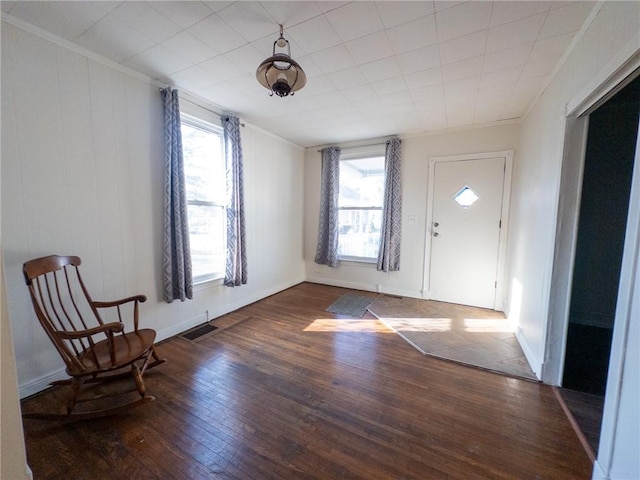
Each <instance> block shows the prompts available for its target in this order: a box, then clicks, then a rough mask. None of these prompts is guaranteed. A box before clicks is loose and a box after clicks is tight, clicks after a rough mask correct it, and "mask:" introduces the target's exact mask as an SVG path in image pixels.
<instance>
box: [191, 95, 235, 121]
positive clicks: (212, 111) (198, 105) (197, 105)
mask: <svg viewBox="0 0 640 480" xmlns="http://www.w3.org/2000/svg"><path fill="white" fill-rule="evenodd" d="M180 100H181V101H183V100H184V101H185V102H187V103H190V104H191V105H194V106H196V107H198V108H201V109H203V110H206V111H207V112H210V113H213V114H214V115H216V116H218V117H219V118H220V119H221V120H224V117H228V116H229V114H226V113H224V114H223V113H218V112H216V111H214V110H211V109H210V108H207V107H203V106H202V105H200V104H199V103H196V102H194V101H192V100H189V99H188V98H185V97H182V98H181V99H180ZM240 126H241V127H244V123H242V122H240Z"/></svg>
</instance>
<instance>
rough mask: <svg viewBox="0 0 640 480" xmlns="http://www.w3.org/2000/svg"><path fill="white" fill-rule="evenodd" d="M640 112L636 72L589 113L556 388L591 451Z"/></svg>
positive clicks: (604, 373)
mask: <svg viewBox="0 0 640 480" xmlns="http://www.w3.org/2000/svg"><path fill="white" fill-rule="evenodd" d="M639 118H640V77H636V78H635V79H634V80H633V81H631V82H629V83H628V84H627V85H626V86H625V87H624V88H622V89H621V90H619V91H618V92H617V93H616V94H615V95H613V96H612V97H611V98H609V99H608V100H607V101H606V102H605V103H603V104H602V105H600V106H599V107H598V108H597V109H595V110H594V111H592V112H591V113H590V114H589V117H588V129H587V137H586V138H587V141H586V147H585V154H584V165H583V173H582V188H581V190H580V204H579V215H578V224H577V236H576V244H575V253H574V258H573V273H572V279H571V290H570V301H569V309H568V310H569V311H568V327H567V330H566V344H565V354H564V368H563V372H562V387H563V389H568V390H569V391H568V392H567V391H564V393H563V392H562V391H561V394H562V396H563V398H564V399H565V400H566V402H567V405H568V407H569V408H570V409H571V410H572V413H573V414H574V417H575V418H576V421H577V422H578V424H580V426H581V429H582V430H583V433H584V434H585V436H586V437H587V440H588V441H589V444H590V445H591V447H592V448H593V450H594V452H597V450H598V441H599V436H600V424H601V421H602V405H603V403H604V395H605V390H606V384H607V373H608V368H609V359H610V356H611V342H612V338H613V329H614V320H615V317H616V305H617V300H618V288H619V283H620V272H621V267H622V256H623V250H624V244H625V232H626V231H627V219H628V213H629V200H630V191H631V184H632V179H633V171H634V161H635V158H636V149H637V143H638V122H639Z"/></svg>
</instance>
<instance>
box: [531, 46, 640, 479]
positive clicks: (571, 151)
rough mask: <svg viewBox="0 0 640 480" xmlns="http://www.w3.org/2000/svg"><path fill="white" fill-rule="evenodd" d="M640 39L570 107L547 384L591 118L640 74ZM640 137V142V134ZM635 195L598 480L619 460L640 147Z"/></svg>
mask: <svg viewBox="0 0 640 480" xmlns="http://www.w3.org/2000/svg"><path fill="white" fill-rule="evenodd" d="M638 38H639V37H638V36H636V37H635V41H631V42H629V44H628V45H627V46H626V47H625V48H623V49H622V50H621V51H620V52H619V53H618V54H617V55H616V56H615V57H614V58H612V59H611V61H610V62H609V64H607V65H606V66H605V67H604V68H603V69H602V70H601V71H600V72H599V74H598V75H597V76H596V77H594V78H593V79H592V80H591V82H589V84H588V85H587V86H586V87H585V88H584V89H583V90H582V91H581V92H579V93H578V94H577V95H576V96H575V97H574V98H573V100H572V101H571V102H569V103H568V104H567V105H566V108H565V132H564V139H565V140H564V146H563V158H562V174H561V179H560V185H559V199H558V213H557V226H556V242H555V251H554V255H553V268H552V271H551V279H550V295H549V309H548V316H547V318H548V320H547V329H546V342H545V356H544V363H543V365H542V372H541V380H542V381H543V382H544V383H547V384H551V385H561V384H562V374H563V371H564V358H565V354H566V340H567V329H568V326H569V305H570V301H571V288H572V277H573V267H574V259H575V249H576V243H577V234H578V232H577V229H578V214H579V207H580V199H581V192H582V173H583V170H584V160H585V154H586V142H587V133H588V120H589V114H590V113H592V112H593V111H594V110H596V109H597V108H598V107H599V106H600V105H602V104H603V103H605V102H606V101H607V100H608V99H609V98H611V97H612V96H613V95H615V94H616V93H617V92H618V91H620V90H621V89H622V88H624V86H626V85H627V84H628V83H629V82H630V81H631V80H632V79H634V78H636V77H637V76H638V75H640V73H639V70H640V49H639V48H638V47H637V45H638V44H637V39H638ZM637 138H638V140H637V142H638V144H640V130H639V131H638V137H637ZM629 197H630V198H629V211H628V214H627V229H626V233H625V243H624V250H623V256H622V269H621V271H620V280H619V281H620V283H619V285H620V287H619V291H618V299H617V303H616V314H615V319H614V327H613V338H612V342H611V356H610V359H609V372H608V375H607V386H606V393H605V404H604V411H603V417H602V428H601V433H600V445H599V448H598V452H597V459H596V462H595V464H594V474H593V478H594V479H604V478H608V476H607V475H608V473H607V472H609V471H610V468H611V465H612V461H613V449H614V444H615V436H616V430H617V427H618V423H619V421H620V420H619V418H618V414H619V409H620V395H621V390H622V376H623V370H624V355H625V351H626V347H627V343H628V341H629V338H628V331H629V324H630V322H631V309H632V301H633V289H634V288H638V285H637V284H634V282H635V281H637V280H640V271H638V270H637V268H638V267H637V264H638V258H639V256H640V148H638V147H636V152H635V165H634V170H633V174H632V182H631V191H630V194H629Z"/></svg>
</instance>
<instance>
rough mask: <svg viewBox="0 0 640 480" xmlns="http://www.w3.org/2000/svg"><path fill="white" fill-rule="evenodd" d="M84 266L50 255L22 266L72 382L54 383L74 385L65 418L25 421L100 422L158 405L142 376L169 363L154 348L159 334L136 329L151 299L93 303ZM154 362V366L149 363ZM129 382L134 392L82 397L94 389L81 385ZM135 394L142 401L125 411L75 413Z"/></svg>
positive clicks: (54, 416) (140, 297)
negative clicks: (108, 318)
mask: <svg viewBox="0 0 640 480" xmlns="http://www.w3.org/2000/svg"><path fill="white" fill-rule="evenodd" d="M80 263H81V262H80V258H78V257H72V256H70V257H61V256H57V255H51V256H48V257H42V258H37V259H35V260H30V261H28V262H26V263H25V264H24V265H23V272H24V276H25V280H26V282H27V286H28V287H29V292H30V294H31V301H32V302H33V308H34V310H35V313H36V316H37V317H38V320H39V321H40V324H41V325H42V327H43V328H44V330H45V331H46V332H47V335H48V336H49V338H50V339H51V341H52V342H53V344H54V345H55V347H56V349H57V350H58V352H59V353H60V355H61V356H62V359H63V360H64V363H65V364H66V367H67V368H66V372H67V374H68V375H69V376H70V377H71V378H70V379H67V380H60V381H55V382H52V383H51V385H71V394H70V396H69V400H68V401H67V406H66V411H67V413H66V414H47V413H27V414H24V415H23V417H24V418H37V419H41V420H81V419H87V418H96V417H102V416H106V415H111V414H114V413H118V412H121V411H124V410H126V409H129V408H131V407H133V406H137V405H141V404H143V403H147V402H150V401H152V400H155V397H152V396H149V395H147V394H146V392H145V386H144V382H143V380H142V376H143V374H144V372H145V370H146V369H147V368H151V367H155V366H156V365H160V364H161V363H164V361H165V360H164V359H160V358H159V357H158V354H157V352H156V349H155V347H154V341H155V337H156V332H155V331H154V330H151V329H139V328H138V304H139V303H142V302H145V301H146V299H147V298H146V297H145V296H144V295H137V296H133V297H128V298H124V299H122V300H116V301H113V302H95V301H93V300H92V299H91V296H90V295H89V292H88V291H87V289H86V287H85V285H84V283H83V281H82V278H81V276H80V271H79V269H78V266H79V265H80ZM125 305H128V306H127V307H125ZM109 309H110V310H109ZM123 310H125V311H129V310H131V311H132V317H133V331H130V332H127V333H125V331H124V330H125V324H124V322H123V319H122V311H123ZM99 311H100V312H101V313H103V314H104V313H107V312H110V314H111V315H112V316H113V318H114V321H112V322H109V323H105V322H104V321H103V319H102V317H101V315H100V313H99ZM129 318H130V317H129ZM152 358H153V362H150V360H151V359H152ZM128 376H131V377H133V381H134V383H135V388H132V389H128V390H126V391H124V392H122V391H118V392H115V393H113V392H108V393H98V394H94V395H91V396H88V397H87V396H86V395H85V396H83V395H80V392H81V390H83V392H84V390H89V389H90V388H89V387H87V388H86V389H82V387H83V385H88V384H104V383H105V382H109V381H113V380H116V379H122V378H125V377H128ZM93 387H98V386H97V385H94V386H93ZM107 390H108V389H107ZM135 391H137V392H138V393H139V395H140V398H138V399H137V400H133V401H129V402H128V403H125V404H124V405H122V404H120V405H118V406H107V408H102V409H98V410H90V411H83V412H78V413H73V410H74V407H75V406H76V404H77V403H78V402H91V401H96V400H99V399H102V398H105V397H111V396H114V395H120V394H123V393H130V392H135Z"/></svg>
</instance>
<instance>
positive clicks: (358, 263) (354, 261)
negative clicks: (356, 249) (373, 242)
mask: <svg viewBox="0 0 640 480" xmlns="http://www.w3.org/2000/svg"><path fill="white" fill-rule="evenodd" d="M338 260H340V263H341V264H343V265H349V266H354V267H376V266H377V265H378V259H377V258H366V257H338Z"/></svg>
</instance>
